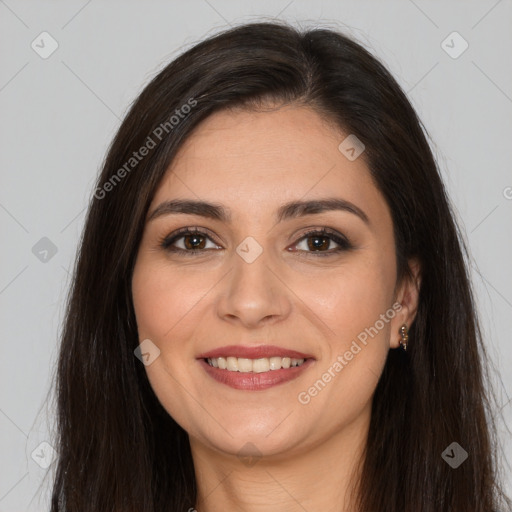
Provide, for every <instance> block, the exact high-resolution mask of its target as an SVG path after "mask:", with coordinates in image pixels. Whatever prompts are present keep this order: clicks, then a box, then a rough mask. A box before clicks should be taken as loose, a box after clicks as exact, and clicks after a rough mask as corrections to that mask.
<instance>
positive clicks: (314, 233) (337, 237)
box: [159, 227, 353, 257]
mask: <svg viewBox="0 0 512 512" xmlns="http://www.w3.org/2000/svg"><path fill="white" fill-rule="evenodd" d="M186 235H200V236H204V237H206V238H208V239H210V241H212V242H214V243H215V244H216V245H220V244H217V242H215V241H214V240H212V237H211V236H210V235H209V234H208V233H207V232H205V231H203V230H201V229H199V228H188V227H187V228H181V229H179V230H178V231H175V232H174V233H171V234H170V235H168V236H165V237H164V238H162V239H161V240H160V241H159V245H160V247H161V248H162V249H164V250H165V251H168V252H172V253H175V254H176V253H177V254H183V255H184V256H197V255H201V254H204V252H205V251H209V250H211V249H195V250H189V251H186V250H184V249H180V248H178V247H172V244H173V243H175V242H176V241H177V240H179V239H180V238H184V237H185V236H186ZM310 237H316V238H329V239H330V240H332V241H333V242H335V243H336V244H338V245H339V247H337V248H335V249H331V250H329V251H302V250H298V253H299V256H301V257H309V255H310V254H313V255H314V256H315V257H316V256H320V257H324V256H333V255H335V254H338V253H340V252H342V251H347V250H350V249H352V248H353V246H352V244H351V243H350V242H349V241H348V239H347V238H346V237H344V236H343V235H341V234H339V233H337V232H336V231H332V230H330V229H327V228H321V229H313V230H310V231H308V232H306V233H304V234H303V235H302V236H301V237H300V238H299V239H298V240H297V242H296V243H295V244H294V246H295V245H298V244H299V242H301V241H302V240H304V239H307V238H310ZM303 252H306V254H302V253H303Z"/></svg>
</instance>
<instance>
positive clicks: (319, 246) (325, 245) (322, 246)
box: [308, 236, 329, 250]
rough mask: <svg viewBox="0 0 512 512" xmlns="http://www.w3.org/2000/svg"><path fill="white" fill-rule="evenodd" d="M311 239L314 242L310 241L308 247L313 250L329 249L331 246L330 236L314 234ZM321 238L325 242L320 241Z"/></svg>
mask: <svg viewBox="0 0 512 512" xmlns="http://www.w3.org/2000/svg"><path fill="white" fill-rule="evenodd" d="M309 240H314V243H312V244H311V243H309V242H308V247H309V248H310V249H313V250H318V249H327V248H328V247H329V238H328V237H325V236H313V237H310V238H309ZM319 240H323V242H320V243H319Z"/></svg>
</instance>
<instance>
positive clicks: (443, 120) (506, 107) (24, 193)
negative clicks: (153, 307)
mask: <svg viewBox="0 0 512 512" xmlns="http://www.w3.org/2000/svg"><path fill="white" fill-rule="evenodd" d="M261 16H265V17H267V18H273V17H279V18H281V19H286V20H289V21H292V22H293V23H299V24H301V25H303V26H313V25H318V24H321V25H322V26H330V27H333V28H339V29H342V30H345V31H346V32H347V33H349V34H351V35H353V36H354V37H355V38H357V39H358V40H359V41H360V42H362V43H363V44H364V45H366V46H367V47H368V48H370V49H371V51H372V52H373V53H374V54H376V55H377V56H379V57H381V58H382V59H383V61H384V62H385V63H386V64H387V66H388V67H389V68H390V70H391V71H392V72H393V73H394V75H395V76H396V77H397V79H398V81H399V83H400V84H401V85H402V86H403V88H404V89H405V90H406V91H407V92H408V95H409V97H410V99H411V101H412V103H413V105H414V106H415V108H416V109H417V110H418V112H419V114H420V117H421V118H422V120H423V122H424V124H425V126H426V128H427V130H428V131H429V133H430V134H431V136H432V139H433V141H434V143H435V145H434V150H435V153H436V156H437V158H438V161H439V164H440V167H441V169H442V172H443V176H444V178H445V181H446V184H447V187H448V190H449V193H450V194H451V197H452V199H453V201H454V203H455V206H456V210H457V215H458V218H459V220H460V222H461V224H462V225H463V229H464V231H465V237H466V240H467V243H468V245H469V248H470V250H471V253H472V258H473V262H472V274H473V281H474V285H475V288H476V292H477V298H478V303H479V307H480V311H481V315H482V322H483V328H484V335H485V337H486V344H487V346H488V347H489V351H490V354H491V356H492V360H493V362H494V364H495V365H496V367H497V369H498V371H500V372H501V374H502V383H501V382H500V381H499V380H496V388H497V394H498V402H499V403H498V407H499V408H500V409H501V411H502V413H503V414H504V418H505V423H501V424H500V431H501V432H502V438H501V439H502V444H503V445H504V447H505V450H506V452H507V458H508V460H509V461H510V460H512V457H511V455H512V442H511V437H510V434H507V433H506V432H505V425H506V423H508V425H509V426H510V424H511V423H512V421H511V420H512V405H511V403H510V402H509V397H510V396H512V376H511V372H510V368H511V367H512V344H511V339H510V333H511V332H512V286H511V285H512V270H511V265H510V262H511V261H512V242H511V226H512V222H511V221H512V188H510V187H512V172H511V167H510V164H511V145H512V66H511V64H512V61H511V58H510V56H511V54H512V51H511V50H512V2H511V1H507V0H501V1H495V0H491V1H487V0H486V1H478V2H466V1H450V2H441V1H438V2H437V1H436V2H428V1H425V0H414V2H413V1H410V0H401V1H399V2H396V1H358V2H356V1H340V0H338V1H319V0H317V1H315V2H307V1H304V0H292V1H290V0H271V1H260V2H254V1H237V2H235V1H227V0H208V1H206V0H193V1H188V2H186V3H185V2H177V1H168V2H143V1H133V0H131V1H122V2H121V1H109V2H107V1H101V0H93V1H89V2H88V1H81V2H76V1H68V2H65V3H64V2H50V1H46V2H42V1H39V2H35V1H21V0H5V1H4V0H0V52H1V69H0V108H1V113H2V114H1V117H0V130H1V134H0V136H1V141H2V150H1V152H0V169H1V173H2V174H1V180H2V181H1V184H2V185H1V189H0V226H1V229H2V239H3V244H2V265H1V266H0V308H1V319H0V321H1V325H2V357H1V358H0V386H1V387H0V390H1V395H0V465H1V467H0V512H12V511H19V510H45V509H46V508H47V507H46V505H45V503H47V499H48V489H49V484H50V478H51V470H52V466H50V470H46V469H43V468H41V467H40V466H39V465H38V464H37V463H36V462H35V461H34V459H33V458H32V456H31V454H32V452H33V451H34V449H36V448H37V447H38V446H39V445H40V443H41V442H43V441H50V439H51V437H50V430H51V423H52V410H53V409H52V405H51V402H47V401H46V400H47V398H48V396H47V393H48V390H49V386H50V382H51V378H52V376H53V365H54V362H55V358H56V355H57V347H58V333H59V329H60V325H61V321H62V317H63V307H64V302H65V297H66V293H67V290H68V286H69V270H70V269H71V268H72V262H73V258H74V255H75V250H76V248H77V242H78V239H79V236H80V232H81V229H82V227H83V222H84V218H85V211H84V209H85V206H86V204H87V200H88V198H89V197H90V195H91V193H92V187H93V183H94V179H95V176H96V173H97V172H98V170H99V167H100V165H101V162H102V158H103V156H104V154H105V151H106V149H107V146H108V144H109V142H110V140H111V139H112V137H113V135H114V133H115V131H116V129H117V127H118V126H119V123H120V119H122V117H123V115H124V113H125V112H126V109H127V107H128V105H129V104H130V102H131V101H132V100H133V99H134V97H135V96H136V95H137V94H138V93H139V92H140V91H141V88H142V87H143V85H144V84H146V83H147V82H148V80H149V79H150V78H151V77H152V76H153V75H154V74H155V73H156V72H157V71H158V70H160V69H161V68H162V67H163V66H164V65H165V64H166V63H168V62H169V61H170V60H171V59H172V58H174V57H175V56H176V55H178V54H179V53H180V52H181V51H183V50H184V49H186V48H189V47H190V46H191V45H193V44H194V43H195V42H197V41H198V40H201V39H203V38H205V37H206V36H208V35H212V34H214V33H215V32H217V31H219V30H221V29H223V28H227V27H228V26H229V25H230V24H232V25H236V24H239V23H241V22H244V21H251V20H256V19H259V18H260V17H261ZM43 31H47V32H49V33H50V34H51V36H52V37H53V38H54V39H55V40H56V41H57V42H58V45H59V46H58V49H57V50H56V51H55V52H54V53H53V54H52V55H51V56H50V57H48V58H47V59H42V58H41V57H40V56H39V54H38V53H36V52H35V51H34V50H33V49H32V48H31V43H32V41H33V40H36V43H37V42H38V41H39V45H40V46H41V45H42V43H41V42H40V38H38V36H39V34H40V33H41V32H43ZM453 31H457V32H458V33H459V34H460V35H461V36H462V37H463V38H464V39H465V40H466V41H467V42H468V44H469V47H468V49H467V50H466V51H465V52H464V53H462V54H461V55H460V56H459V57H458V58H456V59H454V58H452V57H450V56H449V55H448V54H447V53H446V52H445V51H444V49H443V48H442V46H441V43H442V41H443V40H445V39H446V37H447V36H448V35H449V34H451V33H452V32H453ZM460 43H461V42H460V41H457V40H456V39H455V40H454V42H453V43H451V39H449V40H448V43H447V44H449V45H451V46H454V49H453V50H452V51H456V50H457V49H461V48H462V46H460ZM45 48H46V49H48V48H49V42H48V40H46V43H45ZM43 237H48V238H49V239H50V240H51V241H52V242H53V244H55V246H56V247H57V253H56V254H55V255H54V256H53V257H51V258H49V257H48V261H46V262H43V261H40V259H38V258H37V257H36V255H34V254H33V252H32V247H33V246H34V245H35V244H36V243H37V242H38V241H39V240H40V239H41V238H43ZM465 448H466V449H467V450H471V447H470V446H469V447H465ZM38 450H39V451H37V450H36V455H35V456H34V458H35V459H37V455H38V454H39V456H40V459H41V460H49V459H51V450H50V451H49V449H48V447H46V448H44V446H43V447H42V448H41V447H39V448H38ZM41 450H42V451H41ZM45 457H46V459H45ZM53 467H54V466H53ZM506 471H508V473H507V480H512V479H511V478H510V472H509V469H506ZM45 475H46V476H47V478H46V479H44V477H45ZM508 493H509V494H512V485H508Z"/></svg>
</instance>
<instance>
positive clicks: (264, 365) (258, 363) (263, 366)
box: [252, 357, 270, 373]
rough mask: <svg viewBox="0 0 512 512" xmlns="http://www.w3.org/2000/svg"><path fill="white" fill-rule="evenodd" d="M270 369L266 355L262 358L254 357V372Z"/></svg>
mask: <svg viewBox="0 0 512 512" xmlns="http://www.w3.org/2000/svg"><path fill="white" fill-rule="evenodd" d="M269 370H270V361H269V360H268V357H264V358H262V359H255V360H254V361H253V362H252V371H253V372H254V373H263V372H268V371H269Z"/></svg>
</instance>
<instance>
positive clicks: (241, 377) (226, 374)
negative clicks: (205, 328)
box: [199, 359, 314, 391]
mask: <svg viewBox="0 0 512 512" xmlns="http://www.w3.org/2000/svg"><path fill="white" fill-rule="evenodd" d="M313 361H314V360H313V359H306V361H304V363H302V364H301V365H300V366H292V367H290V368H281V369H280V370H269V371H268V372H261V373H253V372H246V373H245V372H231V371H229V370H221V369H220V368H215V367H213V366H210V365H209V364H208V363H207V362H206V361H205V360H204V359H199V362H200V364H201V365H202V366H203V368H204V369H205V370H206V373H208V375H209V376H210V377H212V378H213V379H215V380H216V381H217V382H220V383H222V384H226V385H227V386H230V387H232V388H235V389H243V390H246V391H260V390H263V389H268V388H271V387H273V386H278V385H279V384H284V383H285V382H289V381H291V380H293V379H296V378H297V377H299V376H300V375H301V374H302V373H303V372H304V371H305V370H306V369H307V368H309V366H310V365H311V364H312V363H313Z"/></svg>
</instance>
